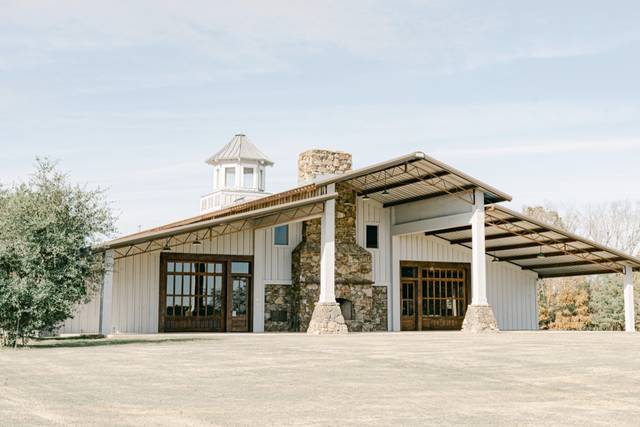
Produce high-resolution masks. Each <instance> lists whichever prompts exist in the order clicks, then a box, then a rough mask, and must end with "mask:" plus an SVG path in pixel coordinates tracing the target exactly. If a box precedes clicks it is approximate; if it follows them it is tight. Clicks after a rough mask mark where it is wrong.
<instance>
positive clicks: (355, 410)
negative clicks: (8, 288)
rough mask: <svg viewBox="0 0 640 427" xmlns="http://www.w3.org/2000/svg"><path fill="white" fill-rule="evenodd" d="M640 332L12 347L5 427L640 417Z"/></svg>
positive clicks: (227, 338) (6, 368)
mask: <svg viewBox="0 0 640 427" xmlns="http://www.w3.org/2000/svg"><path fill="white" fill-rule="evenodd" d="M639 420H640V334H633V335H632V334H625V333H598V332H590V333H581V332H576V333H568V332H567V333H563V332H503V333H500V334H497V335H467V334H462V333H458V332H431V333H373V334H352V335H349V336H343V337H312V336H306V335H304V334H253V335H249V334H246V335H241V334H229V335H225V334H200V335H198V334H180V335H148V336H145V335H136V336H117V337H115V338H110V339H104V338H100V337H85V338H71V339H62V340H59V339H47V340H41V341H38V342H36V343H34V344H33V345H32V346H30V347H28V348H22V349H18V350H12V349H3V350H0V425H3V426H4V425H70V424H71V425H77V424H82V425H172V426H175V425H185V426H186V425H283V424H284V425H292V424H293V425H330V424H332V425H385V426H387V425H425V424H434V425H442V424H445V425H448V424H456V425H479V424H481V425H559V424H562V425H638V424H639V423H640V421H639Z"/></svg>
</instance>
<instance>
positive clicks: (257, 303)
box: [253, 229, 266, 332]
mask: <svg viewBox="0 0 640 427" xmlns="http://www.w3.org/2000/svg"><path fill="white" fill-rule="evenodd" d="M265 250H266V230H265V229H258V230H255V231H254V232H253V332H264V292H265V289H264V286H265V283H264V267H265V262H266V260H265Z"/></svg>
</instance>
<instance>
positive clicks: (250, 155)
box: [206, 133, 273, 166]
mask: <svg viewBox="0 0 640 427" xmlns="http://www.w3.org/2000/svg"><path fill="white" fill-rule="evenodd" d="M222 160H258V161H261V162H264V163H265V164H266V165H267V166H273V161H271V159H270V158H269V157H267V156H266V154H264V153H263V152H262V151H261V150H260V149H259V148H258V147H256V145H255V144H254V143H253V142H251V140H250V139H249V138H247V136H246V135H245V134H243V133H237V134H235V135H234V136H233V138H231V140H230V141H229V142H227V143H226V144H225V145H224V147H222V148H221V149H220V150H219V151H218V152H216V153H215V154H214V155H213V156H211V157H209V158H208V159H207V161H206V162H207V163H208V164H211V165H213V164H217V163H218V162H220V161H222Z"/></svg>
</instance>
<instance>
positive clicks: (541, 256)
mask: <svg viewBox="0 0 640 427" xmlns="http://www.w3.org/2000/svg"><path fill="white" fill-rule="evenodd" d="M536 258H538V259H543V258H546V255H545V254H543V253H542V245H540V253H539V254H538V256H537V257H536Z"/></svg>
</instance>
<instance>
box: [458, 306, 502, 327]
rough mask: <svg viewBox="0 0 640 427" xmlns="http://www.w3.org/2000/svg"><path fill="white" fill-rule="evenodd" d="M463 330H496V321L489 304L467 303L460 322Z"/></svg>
mask: <svg viewBox="0 0 640 427" xmlns="http://www.w3.org/2000/svg"><path fill="white" fill-rule="evenodd" d="M462 331H463V332H498V331H499V329H498V323H497V322H496V317H495V316H494V315H493V309H492V308H491V306H490V305H469V306H468V307H467V314H465V316H464V321H463V322H462Z"/></svg>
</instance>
